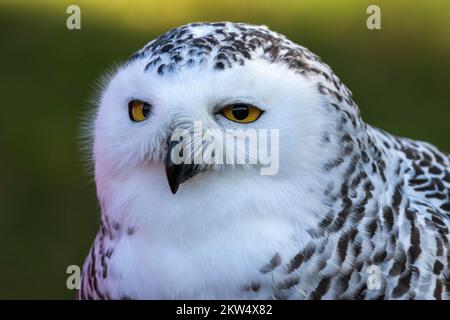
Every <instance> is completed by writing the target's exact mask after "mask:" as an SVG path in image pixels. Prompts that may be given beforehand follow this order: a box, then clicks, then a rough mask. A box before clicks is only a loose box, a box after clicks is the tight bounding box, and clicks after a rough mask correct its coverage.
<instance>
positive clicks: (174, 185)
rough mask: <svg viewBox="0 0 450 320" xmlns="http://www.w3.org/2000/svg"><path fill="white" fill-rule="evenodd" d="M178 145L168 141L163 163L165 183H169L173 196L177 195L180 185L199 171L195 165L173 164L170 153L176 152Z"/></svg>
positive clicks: (175, 142) (176, 142)
mask: <svg viewBox="0 0 450 320" xmlns="http://www.w3.org/2000/svg"><path fill="white" fill-rule="evenodd" d="M178 143H179V142H178V141H169V143H168V145H169V147H168V150H167V155H166V160H165V162H164V164H165V167H166V176H167V181H168V182H169V186H170V190H171V191H172V193H173V194H175V193H177V191H178V187H179V186H180V184H182V183H183V182H185V181H187V180H188V179H190V178H192V177H193V176H195V175H196V174H197V173H198V172H199V169H200V168H199V166H198V165H195V164H185V163H181V164H175V163H173V161H172V156H171V155H172V151H176V150H174V148H175V146H176V145H177V144H178Z"/></svg>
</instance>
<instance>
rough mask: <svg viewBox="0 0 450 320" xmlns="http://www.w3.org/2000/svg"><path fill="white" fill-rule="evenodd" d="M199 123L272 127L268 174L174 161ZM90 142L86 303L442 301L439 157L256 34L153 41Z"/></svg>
mask: <svg viewBox="0 0 450 320" xmlns="http://www.w3.org/2000/svg"><path fill="white" fill-rule="evenodd" d="M196 122H201V123H202V125H203V129H202V130H203V131H205V130H207V129H211V130H212V129H214V130H216V131H219V132H225V131H227V132H228V130H229V129H230V130H231V131H230V132H233V130H235V131H236V130H238V129H242V130H246V129H255V130H263V129H265V130H278V133H279V136H278V142H277V146H278V151H277V152H278V154H279V164H278V167H277V170H276V172H275V173H274V174H262V172H261V170H260V169H261V167H262V164H261V163H260V162H256V163H237V164H234V165H232V164H224V165H218V164H216V163H213V164H196V163H187V162H181V163H177V162H174V161H173V159H172V157H171V156H170V155H171V154H172V153H171V151H172V150H173V148H175V147H176V146H177V145H184V146H186V144H187V143H188V142H187V141H189V140H184V139H183V141H185V143H183V144H181V143H180V141H181V140H180V141H178V143H172V142H173V141H172V139H171V137H172V134H173V132H174V131H176V130H177V129H180V128H182V129H184V130H187V131H188V132H191V131H193V126H194V124H195V123H196ZM242 130H241V131H242ZM91 135H92V137H93V159H94V162H95V181H96V187H97V195H98V199H99V203H100V207H101V224H100V230H99V232H98V234H97V236H96V238H95V241H94V243H93V246H92V248H91V250H90V253H89V255H88V257H87V259H86V262H85V264H84V267H83V276H82V282H81V289H80V290H79V292H78V297H79V298H80V299H449V298H450V282H449V281H450V273H449V265H450V260H449V257H450V255H449V227H450V158H449V156H448V155H447V154H445V153H442V152H440V151H439V150H438V149H437V148H436V147H434V146H432V145H430V144H428V143H425V142H418V141H413V140H409V139H405V138H398V137H394V136H392V135H390V134H389V133H387V132H384V131H382V130H379V129H376V128H374V127H371V126H369V125H367V124H366V123H365V122H363V120H362V119H361V117H360V114H359V109H358V107H357V105H356V104H355V103H354V101H353V100H352V95H351V92H350V91H349V90H348V89H347V87H346V86H345V85H344V84H343V83H342V82H341V81H340V80H339V78H338V77H337V76H336V75H335V74H334V73H333V71H332V70H331V69H330V67H329V66H328V65H327V64H325V63H324V62H322V61H321V59H320V58H319V57H318V56H316V55H314V54H313V53H311V52H310V51H309V50H308V49H306V48H304V47H302V46H300V45H297V44H295V43H293V42H292V41H290V40H288V39H287V38H286V37H284V36H282V35H280V34H278V33H275V32H272V31H270V30H269V29H268V28H267V27H265V26H252V25H247V24H241V23H230V22H220V23H192V24H189V25H185V26H182V27H179V28H176V29H174V30H172V31H169V32H167V33H165V34H163V35H162V36H160V37H158V38H157V39H155V40H153V41H151V42H150V43H148V44H147V45H146V46H145V47H144V48H142V49H141V50H139V51H138V52H136V53H135V54H134V55H133V56H132V57H131V58H130V59H129V60H128V61H126V62H125V63H124V64H123V65H122V66H120V67H119V68H118V70H117V71H116V72H115V74H113V75H112V76H111V77H110V79H109V81H108V82H107V84H106V86H105V88H104V90H103V92H102V95H101V98H100V101H99V107H98V110H97V112H96V115H95V119H94V120H93V126H92V133H91ZM196 143H197V146H198V143H199V142H198V141H197V140H196V139H195V138H194V139H192V140H190V141H189V144H196ZM203 144H204V143H203V141H201V142H200V146H203ZM213 144H214V143H213ZM209 145H211V143H210V144H209ZM258 146H259V145H256V146H255V145H253V146H250V144H247V145H245V147H244V149H245V152H249V151H251V150H253V151H254V149H255V148H258ZM252 148H253V149H252ZM200 149H201V148H200ZM250 149H251V150H250ZM193 150H199V149H198V148H197V149H195V148H193ZM178 155H179V156H180V157H183V152H178ZM212 156H214V154H213V153H212V154H211V157H212Z"/></svg>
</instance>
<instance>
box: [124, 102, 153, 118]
mask: <svg viewBox="0 0 450 320" xmlns="http://www.w3.org/2000/svg"><path fill="white" fill-rule="evenodd" d="M150 109H151V106H150V104H148V103H147V102H143V101H139V100H131V101H130V102H129V103H128V115H129V116H130V119H131V121H134V122H141V121H144V120H145V119H147V117H148V115H149V114H150Z"/></svg>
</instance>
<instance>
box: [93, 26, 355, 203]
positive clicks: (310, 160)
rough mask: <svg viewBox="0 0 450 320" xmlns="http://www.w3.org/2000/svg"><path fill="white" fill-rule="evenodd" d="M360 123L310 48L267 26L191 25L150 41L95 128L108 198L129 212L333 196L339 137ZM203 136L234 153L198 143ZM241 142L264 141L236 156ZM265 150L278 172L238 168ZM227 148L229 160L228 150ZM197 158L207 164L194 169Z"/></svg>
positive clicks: (255, 165) (122, 75)
mask: <svg viewBox="0 0 450 320" xmlns="http://www.w3.org/2000/svg"><path fill="white" fill-rule="evenodd" d="M360 125H361V124H360V120H359V117H358V110H357V107H356V106H355V105H354V103H353V101H352V99H351V93H350V92H349V90H348V89H347V88H346V87H345V86H344V85H343V84H342V83H341V81H340V80H339V78H338V77H337V76H336V75H335V74H334V73H333V72H332V70H331V69H330V68H329V66H328V65H326V64H325V63H323V62H322V61H321V60H320V58H319V57H317V56H316V55H314V54H313V53H311V52H310V51H309V50H308V49H306V48H304V47H302V46H300V45H297V44H295V43H293V42H292V41H290V40H288V39H287V38H285V37H284V36H282V35H280V34H278V33H275V32H272V31H270V30H269V29H268V28H267V27H265V26H252V25H247V24H241V23H230V22H223V23H222V22H221V23H193V24H189V25H185V26H182V27H179V28H176V29H174V30H171V31H169V32H167V33H165V34H163V35H161V36H160V37H158V38H157V39H155V40H153V41H151V42H150V43H148V44H147V45H146V46H145V47H144V48H142V49H141V50H139V51H138V52H136V53H135V54H134V55H133V56H132V57H131V58H130V59H129V60H128V61H126V62H125V63H124V64H123V65H122V66H120V67H119V68H118V69H117V71H116V72H115V73H114V74H113V75H112V76H111V77H110V79H109V80H108V81H107V83H106V85H105V88H104V90H103V92H102V95H101V99H100V102H99V107H98V111H97V113H96V116H95V119H94V126H93V128H94V129H93V136H94V148H93V149H94V160H95V176H96V183H97V189H98V194H99V198H100V200H101V201H102V203H111V199H112V198H118V197H120V198H123V199H127V200H126V201H123V202H122V203H121V204H120V206H122V207H124V208H128V207H129V206H134V203H135V202H140V203H142V202H145V201H148V202H149V204H148V206H149V207H152V206H153V207H154V206H155V203H156V201H157V202H158V203H159V202H160V201H164V202H171V203H178V204H182V205H183V206H187V207H188V206H189V205H188V203H189V204H190V205H191V206H192V210H193V211H195V208H198V207H199V206H200V203H205V201H206V202H214V201H216V202H217V201H219V202H220V201H221V199H222V200H224V201H223V202H225V203H226V202H228V201H230V202H236V208H237V207H239V205H244V204H246V205H247V206H259V205H264V203H265V201H271V202H272V203H273V202H278V203H280V202H283V201H284V200H283V199H284V198H292V196H294V197H296V196H295V195H296V194H297V195H298V196H297V198H298V199H300V198H301V197H302V195H305V194H306V193H311V192H313V193H314V191H315V190H317V189H318V188H323V187H324V186H325V184H326V182H327V181H328V180H327V179H326V178H325V177H326V166H327V164H329V163H330V161H333V159H336V158H337V156H338V154H339V153H340V152H342V148H343V145H342V143H341V142H342V136H343V135H344V134H349V135H353V134H357V131H358V128H359V126H360ZM199 127H201V128H200V129H199V130H200V132H202V133H205V132H207V131H209V132H213V133H214V134H213V135H215V134H218V135H220V134H222V136H223V137H225V138H227V137H228V138H230V137H231V139H228V140H227V139H225V140H227V141H234V143H235V144H234V145H233V146H230V144H229V143H225V146H224V145H223V141H225V140H222V141H221V142H220V143H219V142H218V141H219V140H220V139H209V140H208V139H205V137H204V136H202V135H201V134H200V135H199V136H196V135H195V131H196V128H199ZM180 132H181V133H182V134H181V135H180ZM242 132H244V133H248V132H256V135H257V139H258V141H257V143H243V144H241V145H240V146H241V147H239V146H237V147H236V141H241V142H242V141H244V142H248V140H251V139H250V138H251V137H250V135H249V134H247V135H245V134H244V135H243V136H242V135H240V134H239V133H242ZM264 132H265V134H266V138H264V137H263V136H262V133H264ZM260 134H261V135H260ZM183 135H184V137H183V138H180V136H183ZM186 135H189V137H190V138H186ZM261 140H264V141H263V142H264V143H263V142H261ZM219 144H220V145H219ZM238 145H239V144H238ZM263 146H269V147H268V149H269V152H268V155H270V157H269V158H270V159H271V160H272V162H273V161H276V163H275V164H274V163H270V161H269V162H267V161H266V162H265V163H262V161H260V160H259V159H256V161H253V162H251V161H243V162H241V163H238V162H236V161H234V162H233V161H231V160H236V157H237V156H238V155H239V154H240V153H243V154H244V155H246V156H247V158H248V155H251V154H256V155H259V154H260V153H259V151H260V150H259V149H260V148H262V147H263ZM188 147H190V148H188ZM208 148H209V149H208ZM230 148H234V149H233V150H234V151H235V153H234V155H232V156H231V157H230V156H228V158H227V153H229V152H220V151H221V150H225V151H230ZM180 150H182V151H180ZM186 150H188V151H186ZM199 150H202V151H203V154H207V155H208V156H206V157H205V156H204V158H203V161H200V162H196V163H194V162H193V159H194V158H195V155H196V154H198V152H199ZM205 150H206V151H207V152H206V153H205ZM211 150H214V151H213V152H211ZM174 155H175V156H178V157H181V161H175V160H174ZM187 155H190V156H191V157H190V158H191V159H190V162H186V161H183V159H184V160H185V159H186V156H187ZM213 158H214V161H209V162H208V159H209V160H211V159H213ZM244 158H245V157H244ZM178 160H180V159H178ZM218 160H220V161H218ZM227 160H228V161H227ZM267 167H269V168H272V169H273V170H269V174H264V173H262V171H261V169H263V168H267ZM252 194H255V196H254V197H252V196H251V195H252ZM206 198H207V199H208V200H205V199H206ZM251 198H254V199H259V200H257V201H256V200H255V201H253V202H252V200H251ZM312 198H314V197H312ZM138 199H140V200H138ZM274 199H276V201H275V200H274ZM202 200H204V201H202ZM318 201H319V200H318ZM308 202H309V203H311V202H314V201H311V199H309V201H308ZM230 205H231V204H230ZM112 206H114V205H112V204H110V205H109V206H108V207H112ZM117 206H119V205H117ZM166 209H167V208H166ZM121 210H122V209H121ZM123 210H124V211H126V209H123ZM119 211H120V210H119ZM166 211H170V210H169V209H167V210H166Z"/></svg>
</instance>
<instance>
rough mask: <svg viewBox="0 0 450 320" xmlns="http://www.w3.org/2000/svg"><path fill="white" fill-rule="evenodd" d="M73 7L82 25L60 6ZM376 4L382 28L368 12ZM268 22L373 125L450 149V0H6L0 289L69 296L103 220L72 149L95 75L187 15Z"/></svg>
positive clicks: (6, 294) (1, 16) (0, 85)
mask: <svg viewBox="0 0 450 320" xmlns="http://www.w3.org/2000/svg"><path fill="white" fill-rule="evenodd" d="M69 4H78V5H79V6H80V8H81V26H82V29H81V30H75V31H70V30H68V29H67V28H66V18H67V17H68V14H66V8H67V6H68V5H69ZM369 4H378V5H380V7H381V24H382V29H381V30H368V29H367V27H366V19H367V17H368V14H367V13H366V9H367V7H368V5H369ZM219 20H230V21H240V22H250V23H254V24H266V25H268V26H269V27H270V28H271V29H273V30H276V31H278V32H281V33H283V34H285V35H286V36H287V37H289V38H290V39H292V40H294V41H296V42H298V43H300V44H302V45H304V46H306V47H308V48H310V49H311V50H312V51H313V52H315V53H316V54H318V55H319V56H321V57H322V58H323V60H324V61H325V62H327V63H328V64H329V65H331V67H332V68H333V69H334V71H335V72H336V73H337V74H338V75H339V76H340V78H341V79H342V81H343V82H344V83H346V84H347V86H348V87H349V88H350V89H351V90H352V91H353V94H354V99H355V101H356V102H357V103H358V104H359V106H360V108H361V111H362V115H363V117H364V118H365V120H366V121H367V122H369V123H370V124H373V125H376V126H378V127H381V128H383V129H385V130H387V131H390V132H391V133H394V134H397V135H401V136H408V137H411V138H415V139H420V140H426V141H429V142H431V143H434V144H436V145H437V146H439V147H440V148H441V149H443V150H446V151H448V152H450V139H449V136H450V126H449V124H450V121H449V120H450V119H449V117H450V90H449V89H450V85H449V81H448V77H449V75H450V72H449V71H450V54H449V53H450V1H447V0H442V1H439V0H430V1H425V0H423V1H411V0H409V1H401V0H397V1H364V0H354V1H331V0H330V1H328V0H320V1H319V0H316V1H301V0H296V1H286V0H282V1H261V0H253V1H237V0H235V1H234V0H233V1H229V0H227V1H225V0H223V1H207V0H204V1H181V0H177V1H173V0H165V1H153V0H152V1H106V0H105V1H90V2H89V1H44V0H42V1H4V0H0V40H1V41H0V66H1V68H0V99H1V108H0V274H1V275H2V277H1V278H2V279H1V280H0V298H33V299H35V298H58V299H70V298H73V297H74V292H73V291H70V290H68V289H67V288H66V277H67V274H66V268H67V266H68V265H71V264H78V265H81V264H82V262H83V260H84V257H85V255H86V253H87V251H88V249H89V246H90V244H91V242H92V240H93V237H94V235H95V232H96V229H97V226H98V217H99V212H98V205H97V203H96V197H95V188H94V184H93V178H92V176H91V175H90V174H89V170H88V169H87V167H88V166H87V165H86V161H84V160H83V159H86V158H88V156H87V155H84V156H83V153H82V152H80V147H81V141H82V139H80V135H81V134H80V127H81V122H82V121H81V120H82V118H83V116H84V115H85V114H86V113H87V112H88V111H89V110H91V109H92V108H93V106H94V103H93V102H92V99H93V98H94V97H95V93H96V85H95V84H96V83H97V82H98V80H99V78H100V76H101V75H102V74H103V73H104V72H105V71H106V70H108V69H109V68H111V67H112V66H114V65H115V64H116V63H120V62H121V61H124V59H126V58H127V57H128V56H130V55H131V54H132V53H133V52H134V51H136V50H137V49H139V48H140V47H142V46H143V45H145V44H146V43H147V42H148V41H150V40H151V39H153V38H154V37H156V36H157V35H158V34H160V33H162V32H164V31H166V30H168V29H171V28H173V27H175V26H178V25H180V24H185V23H188V22H194V21H219Z"/></svg>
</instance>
